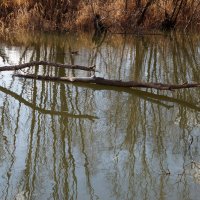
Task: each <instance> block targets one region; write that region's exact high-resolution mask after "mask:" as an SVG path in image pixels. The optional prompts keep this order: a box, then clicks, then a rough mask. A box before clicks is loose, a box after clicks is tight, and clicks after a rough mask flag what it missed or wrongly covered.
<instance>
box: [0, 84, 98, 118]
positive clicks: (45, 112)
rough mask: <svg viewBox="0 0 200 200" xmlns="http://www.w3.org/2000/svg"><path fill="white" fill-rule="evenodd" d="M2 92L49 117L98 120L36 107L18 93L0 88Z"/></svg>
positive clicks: (88, 116) (87, 116) (85, 115)
mask: <svg viewBox="0 0 200 200" xmlns="http://www.w3.org/2000/svg"><path fill="white" fill-rule="evenodd" d="M0 92H3V93H5V94H7V95H10V96H11V97H13V98H14V99H15V100H17V101H19V102H21V103H23V104H24V105H25V106H27V107H29V108H31V109H33V110H36V111H38V112H39V113H42V114H47V115H55V116H56V115H60V116H66V117H70V118H75V119H76V118H78V119H88V120H91V121H94V120H95V119H98V117H96V116H92V115H87V114H74V113H68V112H66V111H56V110H46V109H44V108H41V107H39V106H36V105H35V104H33V103H30V102H29V101H27V100H26V99H24V98H23V97H22V96H20V95H18V94H17V93H15V92H13V91H11V90H8V89H7V88H4V87H2V86H0Z"/></svg>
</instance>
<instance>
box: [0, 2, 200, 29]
mask: <svg viewBox="0 0 200 200" xmlns="http://www.w3.org/2000/svg"><path fill="white" fill-rule="evenodd" d="M0 2H1V3H0V29H1V31H4V30H15V31H16V30H21V29H28V30H45V31H53V30H66V31H70V30H73V31H74V30H75V31H77V30H83V31H87V30H91V29H93V20H94V16H95V14H96V13H98V14H99V15H100V16H101V19H102V20H101V22H103V23H104V25H105V26H107V27H108V28H109V30H112V31H125V30H126V31H134V30H137V29H145V30H152V29H156V30H157V29H164V30H165V29H167V30H168V29H174V28H175V29H179V30H184V29H185V30H190V29H196V30H198V29H199V28H200V14H199V13H200V1H199V0H107V1H105V0H82V1H81V0H73V1H69V0H1V1H0Z"/></svg>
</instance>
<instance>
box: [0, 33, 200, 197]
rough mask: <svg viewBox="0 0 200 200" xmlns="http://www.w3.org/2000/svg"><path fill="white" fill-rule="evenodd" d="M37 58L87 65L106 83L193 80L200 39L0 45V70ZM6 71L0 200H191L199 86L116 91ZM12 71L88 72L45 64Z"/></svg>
mask: <svg viewBox="0 0 200 200" xmlns="http://www.w3.org/2000/svg"><path fill="white" fill-rule="evenodd" d="M73 51H78V54H72V53H71V52H73ZM39 60H46V61H49V62H50V61H51V62H58V63H69V64H80V65H85V66H91V65H94V64H95V65H96V68H97V70H98V72H96V75H97V76H101V77H105V78H110V79H122V80H138V81H145V82H163V83H180V84H181V83H185V82H187V81H188V82H200V76H199V73H200V35H199V36H198V35H193V36H181V35H157V36H152V35H151V36H143V37H142V36H125V35H107V37H106V38H105V40H104V41H103V42H101V41H94V40H92V36H91V35H85V34H74V35H70V34H38V33H36V34H17V35H14V36H6V37H4V38H2V39H1V46H0V65H1V66H4V65H13V64H19V63H25V62H30V61H39ZM13 73H14V72H1V73H0V121H1V122H0V199H1V200H4V199H5V200H13V199H17V200H19V199H21V200H24V199H30V200H38V199H41V200H47V199H48V200H50V199H56V200H57V199H59V200H66V199H81V200H82V199H83V200H88V199H102V200H115V199H117V200H128V199H130V200H132V199H139V200H140V199H148V200H155V199H160V200H162V199H163V200H164V199H170V200H173V199H174V200H175V199H176V200H177V199H180V200H189V199H192V200H197V199H199V194H200V138H199V137H200V100H199V99H200V89H199V88H195V89H185V90H179V91H175V92H169V91H156V90H150V89H148V90H146V89H143V90H140V89H138V90H137V89H119V88H114V87H102V86H94V85H93V86H91V85H88V84H70V83H67V84H66V83H61V82H49V81H38V80H30V79H24V78H17V77H13V76H12V75H13ZM20 73H35V74H41V75H51V76H69V75H70V76H89V75H90V74H89V73H88V72H83V71H73V70H66V69H59V68H55V67H51V68H50V67H45V66H41V67H40V68H37V67H33V68H29V69H23V70H21V71H20Z"/></svg>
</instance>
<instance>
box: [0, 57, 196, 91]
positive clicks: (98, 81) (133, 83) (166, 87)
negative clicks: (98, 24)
mask: <svg viewBox="0 0 200 200" xmlns="http://www.w3.org/2000/svg"><path fill="white" fill-rule="evenodd" d="M37 65H38V66H39V65H45V66H54V67H60V68H66V69H79V70H85V71H93V72H94V73H95V65H94V66H91V67H85V66H81V65H68V64H60V63H52V62H46V61H35V62H30V63H24V64H19V65H13V66H3V67H0V72H1V71H16V70H20V69H23V68H26V67H32V66H37ZM14 76H17V77H23V78H31V79H38V80H49V81H65V82H79V83H90V84H98V85H106V86H115V87H126V88H136V87H137V88H152V89H157V90H171V91H173V90H176V89H185V88H194V87H200V83H183V84H180V85H179V84H163V83H144V82H137V81H122V80H110V79H105V78H101V77H96V76H95V75H94V76H91V77H52V76H41V75H35V74H14Z"/></svg>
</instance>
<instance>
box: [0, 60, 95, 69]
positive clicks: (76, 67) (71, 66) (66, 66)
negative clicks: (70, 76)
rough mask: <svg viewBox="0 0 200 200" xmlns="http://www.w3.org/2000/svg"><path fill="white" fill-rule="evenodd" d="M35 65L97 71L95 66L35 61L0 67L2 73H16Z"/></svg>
mask: <svg viewBox="0 0 200 200" xmlns="http://www.w3.org/2000/svg"><path fill="white" fill-rule="evenodd" d="M35 65H47V66H53V67H60V68H66V69H79V70H84V71H95V65H94V66H91V67H85V66H81V65H68V64H60V63H52V62H46V61H34V62H29V63H24V64H19V65H11V66H3V67H0V71H14V70H19V69H23V68H27V67H31V66H35Z"/></svg>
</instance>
